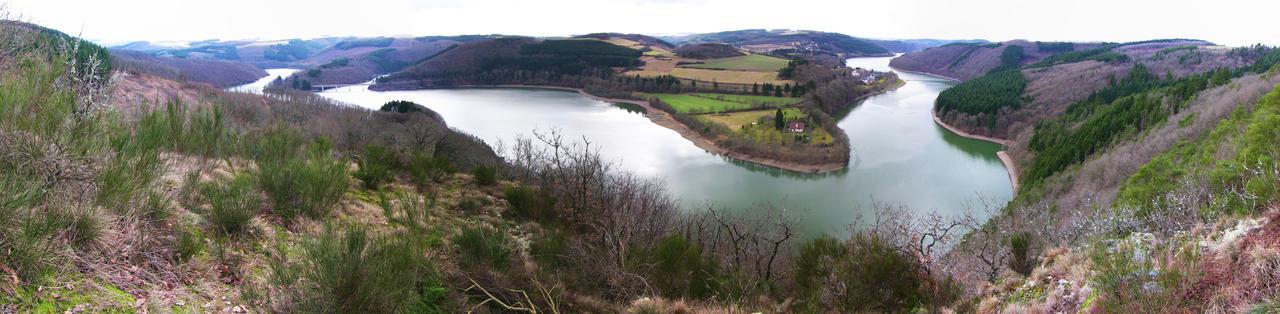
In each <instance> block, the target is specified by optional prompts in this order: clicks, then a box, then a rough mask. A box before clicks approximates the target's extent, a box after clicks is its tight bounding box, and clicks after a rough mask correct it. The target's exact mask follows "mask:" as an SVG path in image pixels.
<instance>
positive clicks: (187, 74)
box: [111, 49, 267, 88]
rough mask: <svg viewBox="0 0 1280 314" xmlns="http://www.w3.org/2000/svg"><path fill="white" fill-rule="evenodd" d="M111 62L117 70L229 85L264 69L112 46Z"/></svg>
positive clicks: (260, 74) (254, 77)
mask: <svg viewBox="0 0 1280 314" xmlns="http://www.w3.org/2000/svg"><path fill="white" fill-rule="evenodd" d="M111 62H112V64H114V65H115V66H116V69H117V70H119V71H125V72H135V73H139V72H140V73H149V74H152V75H156V76H160V77H164V78H166V79H169V80H174V81H184V82H185V81H190V82H200V83H206V84H209V85H213V86H214V87H220V88H225V87H231V86H236V85H240V84H244V83H248V82H253V81H254V80H257V79H259V78H261V77H263V76H266V75H267V72H266V71H263V70H262V69H259V68H257V67H254V66H253V65H250V64H248V63H243V62H234V61H222V60H202V59H182V58H173V57H157V56H155V55H152V54H149V53H145V52H140V51H131V50H121V49H112V50H111Z"/></svg>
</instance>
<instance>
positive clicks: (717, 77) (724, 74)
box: [671, 67, 793, 85]
mask: <svg viewBox="0 0 1280 314" xmlns="http://www.w3.org/2000/svg"><path fill="white" fill-rule="evenodd" d="M671 75H673V76H675V77H678V78H683V79H691V80H696V81H701V82H720V83H733V84H747V85H751V84H754V83H759V84H764V83H771V84H774V85H782V84H791V83H793V82H791V81H787V80H780V79H778V72H774V71H725V70H712V69H695V68H683V67H682V68H675V69H673V70H671Z"/></svg>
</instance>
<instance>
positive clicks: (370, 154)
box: [353, 145, 400, 190]
mask: <svg viewBox="0 0 1280 314" xmlns="http://www.w3.org/2000/svg"><path fill="white" fill-rule="evenodd" d="M358 161H359V165H360V169H359V170H356V172H355V173H354V174H353V175H355V177H356V179H357V180H360V183H361V184H362V185H363V186H364V188H365V189H370V190H377V189H378V188H379V187H381V186H382V185H383V184H387V183H390V182H391V181H392V180H394V179H395V171H396V170H397V169H399V168H400V161H399V157H398V156H396V153H395V151H392V150H391V149H389V148H386V147H383V146H378V145H368V146H365V148H364V152H363V154H361V155H360V159H359V160H358Z"/></svg>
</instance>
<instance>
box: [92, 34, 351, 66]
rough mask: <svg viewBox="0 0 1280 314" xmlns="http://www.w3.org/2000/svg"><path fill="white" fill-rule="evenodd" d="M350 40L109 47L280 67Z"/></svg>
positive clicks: (290, 40) (217, 41)
mask: <svg viewBox="0 0 1280 314" xmlns="http://www.w3.org/2000/svg"><path fill="white" fill-rule="evenodd" d="M353 39H356V38H351V37H328V38H316V39H286V40H203V41H195V42H190V43H187V45H185V46H182V47H172V46H160V45H154V44H151V43H147V42H133V43H129V44H125V45H121V46H116V47H112V49H116V50H133V51H141V52H146V53H150V54H152V55H155V56H158V57H174V58H183V59H199V60H222V61H237V62H245V63H249V64H252V65H254V66H257V67H260V68H279V67H289V66H293V63H295V62H298V61H301V60H305V59H307V58H310V57H311V56H313V55H315V54H316V53H319V52H320V51H323V50H325V49H327V48H330V47H333V46H334V45H336V44H337V43H340V42H343V41H348V40H353Z"/></svg>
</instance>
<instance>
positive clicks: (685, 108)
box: [650, 94, 753, 113]
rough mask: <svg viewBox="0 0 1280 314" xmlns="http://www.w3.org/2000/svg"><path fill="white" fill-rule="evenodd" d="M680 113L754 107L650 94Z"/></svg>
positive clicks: (684, 96)
mask: <svg viewBox="0 0 1280 314" xmlns="http://www.w3.org/2000/svg"><path fill="white" fill-rule="evenodd" d="M650 95H652V96H654V97H657V98H658V100H661V101H662V102H664V103H667V104H668V105H671V107H672V108H675V109H676V111H677V112H680V113H715V112H722V111H726V110H744V109H751V108H752V107H753V105H751V104H747V103H741V102H733V101H725V100H718V99H712V98H706V97H698V96H694V95H691V94H650Z"/></svg>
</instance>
